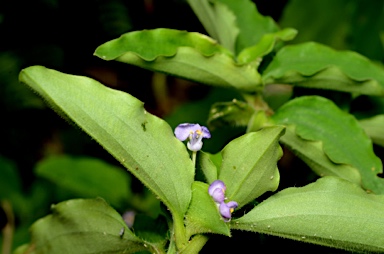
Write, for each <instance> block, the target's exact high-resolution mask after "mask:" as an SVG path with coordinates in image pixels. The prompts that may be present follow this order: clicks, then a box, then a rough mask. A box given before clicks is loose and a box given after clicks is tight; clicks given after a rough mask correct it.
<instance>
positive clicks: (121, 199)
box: [35, 156, 131, 206]
mask: <svg viewBox="0 0 384 254" xmlns="http://www.w3.org/2000/svg"><path fill="white" fill-rule="evenodd" d="M35 170H36V171H35V172H36V174H37V175H38V176H41V177H44V178H47V179H49V180H50V181H52V182H53V183H54V184H55V185H57V186H59V187H61V188H64V189H66V190H69V191H71V192H72V193H75V194H78V195H80V196H81V197H90V198H95V197H102V198H104V199H106V200H107V201H108V202H109V203H110V204H112V205H113V206H120V205H121V204H123V203H127V202H128V199H129V198H130V197H131V192H130V178H129V175H128V174H127V173H126V172H124V171H123V170H122V169H121V168H118V167H115V166H112V165H109V164H107V163H105V162H104V161H101V160H98V159H93V158H86V157H84V158H81V157H80V158H71V157H69V156H51V157H48V158H46V159H44V160H42V161H40V162H39V163H38V164H37V166H36V168H35Z"/></svg>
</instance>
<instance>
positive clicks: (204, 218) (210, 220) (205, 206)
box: [186, 182, 231, 236]
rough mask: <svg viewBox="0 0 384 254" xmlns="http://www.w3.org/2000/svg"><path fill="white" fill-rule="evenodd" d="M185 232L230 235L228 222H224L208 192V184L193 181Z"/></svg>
mask: <svg viewBox="0 0 384 254" xmlns="http://www.w3.org/2000/svg"><path fill="white" fill-rule="evenodd" d="M186 226H187V234H188V235H194V234H199V233H216V234H223V235H226V236H230V235H231V233H230V231H229V226H228V223H226V222H224V220H223V219H222V218H221V215H220V213H219V209H218V207H217V205H216V203H215V201H214V200H213V199H212V197H211V196H210V195H209V194H208V184H206V183H202V182H194V183H193V185H192V201H191V205H190V207H189V209H188V212H187V215H186Z"/></svg>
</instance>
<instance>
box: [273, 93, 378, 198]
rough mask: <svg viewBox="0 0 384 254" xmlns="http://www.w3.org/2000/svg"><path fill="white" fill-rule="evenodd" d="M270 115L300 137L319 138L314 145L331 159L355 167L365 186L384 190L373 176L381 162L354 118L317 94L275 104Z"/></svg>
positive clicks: (311, 139)
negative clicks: (275, 108)
mask: <svg viewBox="0 0 384 254" xmlns="http://www.w3.org/2000/svg"><path fill="white" fill-rule="evenodd" d="M272 119H273V120H274V121H275V122H276V123H277V124H282V125H288V126H289V125H293V126H295V127H296V128H295V133H296V135H298V136H299V137H300V138H302V139H304V140H307V141H321V142H322V144H318V145H322V147H323V151H324V153H325V154H326V156H327V157H328V158H329V159H330V160H331V161H332V162H334V163H337V164H346V165H350V166H352V167H353V168H356V169H358V170H359V173H360V175H361V181H362V182H361V184H362V186H363V187H364V188H365V189H366V190H368V191H373V192H374V193H376V194H382V193H384V180H383V179H381V178H379V177H377V174H378V173H381V172H382V168H383V166H382V163H381V161H380V159H379V158H378V157H377V156H376V155H375V154H374V152H373V148H372V142H371V140H370V139H369V138H368V137H367V135H366V134H365V133H364V131H363V129H362V128H361V127H360V126H359V124H358V122H357V120H356V119H355V118H354V117H353V116H352V115H350V114H348V113H345V112H344V111H342V110H340V109H339V108H338V107H337V106H336V105H335V104H334V103H333V102H332V101H330V100H328V99H325V98H323V97H319V96H304V97H299V98H296V99H294V100H292V101H290V102H288V103H286V104H285V105H283V106H282V107H281V108H279V110H278V111H277V112H276V114H275V115H273V116H272ZM287 141H288V142H289V140H287ZM287 144H288V143H287ZM292 145H294V144H292ZM288 146H289V144H288ZM296 147H297V146H296ZM302 150H304V149H302ZM304 151H305V150H304ZM296 152H300V151H296ZM300 153H301V152H300ZM320 159H321V157H320ZM320 159H319V161H320ZM351 174H354V173H353V172H351Z"/></svg>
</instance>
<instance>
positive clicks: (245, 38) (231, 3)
mask: <svg viewBox="0 0 384 254" xmlns="http://www.w3.org/2000/svg"><path fill="white" fill-rule="evenodd" d="M218 1H219V2H221V3H223V4H225V5H226V6H227V7H228V8H229V9H230V10H231V11H232V12H233V13H234V14H235V16H236V25H237V27H238V28H239V30H240V32H239V35H238V38H237V42H236V52H237V53H239V52H240V51H241V50H243V49H244V48H247V47H250V46H253V45H255V44H256V43H258V42H259V41H260V39H261V38H262V37H263V36H264V35H265V34H268V33H274V32H277V31H278V30H279V27H278V26H277V24H276V23H275V21H274V20H273V19H272V18H271V17H265V16H263V15H261V14H260V13H259V12H258V10H257V7H256V6H255V4H254V3H253V2H252V1H250V0H218Z"/></svg>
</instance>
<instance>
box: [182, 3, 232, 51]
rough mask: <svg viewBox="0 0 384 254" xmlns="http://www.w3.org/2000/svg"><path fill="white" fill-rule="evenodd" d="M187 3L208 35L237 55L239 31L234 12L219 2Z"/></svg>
mask: <svg viewBox="0 0 384 254" xmlns="http://www.w3.org/2000/svg"><path fill="white" fill-rule="evenodd" d="M187 2H188V4H189V5H190V6H191V7H192V9H193V11H194V12H195V14H196V16H197V17H198V18H199V20H200V22H201V23H202V24H203V26H204V28H205V29H206V30H207V32H208V34H209V35H210V36H211V37H212V38H214V39H216V40H217V41H218V42H219V43H220V44H221V45H223V46H224V47H226V48H227V49H229V50H230V51H231V52H232V53H235V44H236V39H237V35H238V34H239V29H238V28H237V26H236V17H235V15H234V14H233V13H232V11H231V10H229V9H228V7H227V6H226V5H225V4H222V3H220V2H219V1H213V2H210V1H207V0H188V1H187Z"/></svg>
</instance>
